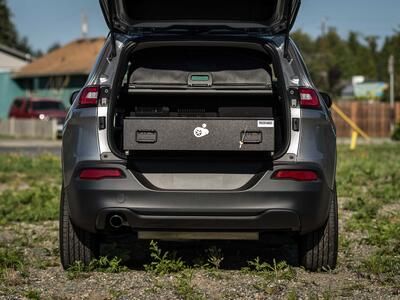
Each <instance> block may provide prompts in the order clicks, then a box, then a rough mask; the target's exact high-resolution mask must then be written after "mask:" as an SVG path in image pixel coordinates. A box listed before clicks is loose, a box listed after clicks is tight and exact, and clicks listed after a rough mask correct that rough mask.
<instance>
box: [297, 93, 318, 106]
mask: <svg viewBox="0 0 400 300" xmlns="http://www.w3.org/2000/svg"><path fill="white" fill-rule="evenodd" d="M299 94H300V106H301V107H302V108H320V107H321V104H320V102H319V98H318V94H317V92H316V91H315V90H313V89H309V88H299Z"/></svg>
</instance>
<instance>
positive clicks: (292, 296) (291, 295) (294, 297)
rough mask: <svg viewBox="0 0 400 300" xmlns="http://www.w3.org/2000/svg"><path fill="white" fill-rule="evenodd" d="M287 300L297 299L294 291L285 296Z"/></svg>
mask: <svg viewBox="0 0 400 300" xmlns="http://www.w3.org/2000/svg"><path fill="white" fill-rule="evenodd" d="M286 298H287V300H297V299H299V297H298V296H297V292H296V291H295V290H290V291H289V293H288V294H287V296H286Z"/></svg>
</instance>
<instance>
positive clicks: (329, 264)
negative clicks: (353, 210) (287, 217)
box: [299, 185, 339, 272]
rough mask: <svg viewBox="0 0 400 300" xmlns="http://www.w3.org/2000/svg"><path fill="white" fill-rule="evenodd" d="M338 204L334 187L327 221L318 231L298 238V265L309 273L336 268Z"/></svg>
mask: <svg viewBox="0 0 400 300" xmlns="http://www.w3.org/2000/svg"><path fill="white" fill-rule="evenodd" d="M338 238H339V225H338V203H337V192H336V185H335V189H334V192H333V196H332V200H331V204H330V209H329V217H328V221H327V222H326V224H325V225H324V226H322V227H321V228H320V229H318V230H316V231H314V232H311V233H308V234H306V235H304V236H301V237H300V243H299V256H300V264H301V265H302V266H303V267H304V268H305V269H306V270H309V271H313V272H315V271H321V270H333V269H335V268H336V263H337V256H338V244H339V240H338Z"/></svg>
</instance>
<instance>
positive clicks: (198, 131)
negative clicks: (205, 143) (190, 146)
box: [193, 124, 210, 138]
mask: <svg viewBox="0 0 400 300" xmlns="http://www.w3.org/2000/svg"><path fill="white" fill-rule="evenodd" d="M193 134H194V136H195V137H197V138H202V137H204V136H206V135H209V134H210V131H209V130H208V129H207V124H203V125H202V127H196V128H195V129H194V130H193Z"/></svg>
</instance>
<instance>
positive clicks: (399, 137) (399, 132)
mask: <svg viewBox="0 0 400 300" xmlns="http://www.w3.org/2000/svg"><path fill="white" fill-rule="evenodd" d="M392 140H393V141H396V142H400V124H397V126H396V128H395V129H394V131H393V134H392Z"/></svg>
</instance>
